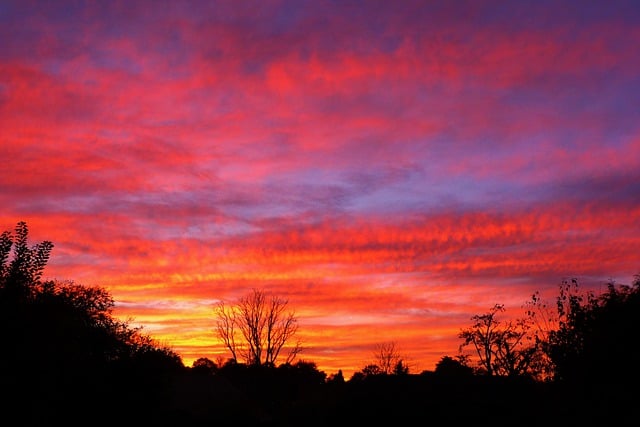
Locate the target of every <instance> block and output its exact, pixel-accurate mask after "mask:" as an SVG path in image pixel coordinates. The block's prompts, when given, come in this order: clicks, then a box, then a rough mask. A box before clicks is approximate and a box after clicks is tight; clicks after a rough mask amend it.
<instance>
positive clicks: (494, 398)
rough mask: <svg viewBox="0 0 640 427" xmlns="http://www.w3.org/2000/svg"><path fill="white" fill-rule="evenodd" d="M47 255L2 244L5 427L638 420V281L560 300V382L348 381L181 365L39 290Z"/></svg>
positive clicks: (49, 289)
mask: <svg viewBox="0 0 640 427" xmlns="http://www.w3.org/2000/svg"><path fill="white" fill-rule="evenodd" d="M52 247H53V245H52V244H50V243H48V242H44V243H41V244H38V245H34V246H32V247H29V246H28V244H27V228H26V224H24V223H20V224H18V227H16V232H15V235H13V234H11V233H8V232H5V233H3V234H2V235H1V236H0V342H1V343H2V348H1V349H0V350H1V351H0V387H2V391H3V394H2V396H3V397H1V398H0V423H2V425H21V426H49V425H51V426H53V425H67V426H75V425H82V426H86V425H91V426H102V425H104V426H113V425H145V426H146V425H153V426H176V425H179V426H185V427H187V426H212V425H223V426H226V425H229V426H245V425H246V426H249V425H251V426H326V425H345V424H352V425H362V424H376V425H377V424H380V423H386V424H390V425H441V424H455V425H457V424H469V425H485V426H507V425H508V426H512V425H519V426H527V425H531V426H533V425H536V426H539V425H547V424H558V423H559V424H567V425H632V424H633V423H634V422H637V419H636V413H635V412H636V411H635V407H636V404H637V398H638V394H637V392H636V391H635V390H636V386H637V384H638V369H639V364H638V356H637V353H636V351H635V342H636V340H637V338H638V325H640V322H639V320H640V307H639V304H640V301H639V299H640V296H639V294H640V290H639V288H640V278H638V279H637V280H636V281H635V282H634V285H633V286H632V287H624V286H623V287H616V286H613V285H611V286H609V287H608V290H607V292H605V293H604V294H603V295H601V296H593V295H591V296H588V297H587V298H584V299H583V298H580V297H576V296H575V295H573V294H571V295H570V294H567V293H563V292H561V296H560V297H559V300H558V302H559V306H561V307H562V308H561V310H562V314H563V315H564V316H563V317H562V319H563V321H562V322H561V323H560V328H559V329H558V331H554V333H553V334H551V339H550V341H549V343H548V344H549V345H548V348H547V349H548V351H549V353H550V354H551V356H552V358H553V361H554V363H555V365H556V367H557V378H556V379H555V381H549V382H540V381H534V380H532V379H531V378H527V377H497V376H487V375H478V374H476V373H474V371H473V370H472V369H471V368H469V367H468V366H467V365H466V364H465V363H463V362H464V361H461V360H456V359H453V358H451V357H448V356H445V357H443V358H442V359H441V360H440V361H439V362H438V364H437V365H436V370H435V371H434V372H430V371H425V372H423V373H421V374H419V375H415V374H409V373H408V371H407V370H406V369H404V368H403V369H400V368H402V365H401V366H400V368H398V369H396V370H395V371H394V372H393V373H390V374H389V373H385V372H382V371H380V370H379V369H375V367H374V366H368V367H366V368H365V369H363V371H362V372H359V373H357V374H359V375H354V376H353V377H352V378H351V379H350V380H349V381H345V380H344V378H343V376H342V372H338V373H337V374H334V375H330V376H327V375H326V374H325V373H324V372H322V371H319V370H318V369H317V367H316V365H315V363H313V362H309V361H298V362H297V363H295V364H289V363H285V364H282V365H280V366H277V367H276V366H272V365H245V364H240V363H237V362H235V361H233V360H231V361H228V362H227V363H224V364H220V365H218V364H216V363H215V362H213V361H211V360H209V359H206V358H203V359H199V360H198V361H196V363H194V365H193V367H191V368H189V367H185V366H184V365H183V364H182V361H181V359H180V357H179V356H178V355H177V354H176V353H174V352H173V351H171V350H170V349H168V348H166V347H163V346H160V345H158V344H157V343H156V342H154V341H153V340H152V339H151V338H150V337H149V336H147V335H144V334H142V331H141V330H140V329H135V328H130V327H129V326H128V325H127V324H126V323H124V322H120V321H118V320H117V319H115V318H114V317H113V316H112V308H113V305H114V303H113V300H112V298H111V296H110V295H109V294H108V293H107V292H106V291H104V290H103V289H101V288H91V287H84V286H81V285H76V284H74V283H73V282H54V281H46V282H42V281H41V274H42V269H43V268H44V266H45V264H46V262H47V260H48V257H49V253H50V251H51V248H52Z"/></svg>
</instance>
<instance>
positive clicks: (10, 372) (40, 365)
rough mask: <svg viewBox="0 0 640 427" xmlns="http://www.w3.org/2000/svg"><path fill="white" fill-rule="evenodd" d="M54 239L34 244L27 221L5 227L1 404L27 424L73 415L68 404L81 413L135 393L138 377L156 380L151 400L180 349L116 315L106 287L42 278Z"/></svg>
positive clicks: (0, 252) (0, 270)
mask: <svg viewBox="0 0 640 427" xmlns="http://www.w3.org/2000/svg"><path fill="white" fill-rule="evenodd" d="M52 247H53V245H52V244H51V243H50V242H48V241H45V242H42V243H39V244H36V245H33V246H31V247H30V246H29V245H28V228H27V225H26V223H24V222H20V223H18V225H17V227H16V231H15V235H13V234H12V233H10V232H4V233H2V234H1V235H0V343H1V344H2V351H0V378H1V379H2V385H3V388H4V391H5V392H9V394H7V393H5V396H8V397H7V398H6V399H7V400H6V401H1V399H0V403H1V404H2V406H3V408H4V410H5V411H9V412H10V411H16V412H18V413H20V414H21V416H23V417H24V416H26V417H31V418H27V419H23V421H24V422H25V424H26V425H28V424H30V423H32V424H34V425H43V423H45V424H48V423H49V422H53V421H61V420H62V419H64V420H65V421H68V420H70V419H71V418H72V417H73V416H74V412H73V411H71V410H69V405H70V404H73V407H74V410H75V411H76V412H77V414H76V416H77V417H79V418H82V417H84V416H86V414H87V413H90V412H91V411H92V410H96V408H98V407H101V408H104V407H106V406H109V402H113V401H114V399H115V398H116V393H117V390H126V392H132V393H133V391H134V390H135V389H136V387H134V384H154V386H153V387H151V386H149V389H148V390H146V391H145V393H144V396H145V399H147V401H153V399H155V398H156V397H158V396H159V395H160V394H162V393H164V391H163V390H165V391H166V387H164V388H163V386H162V384H160V382H161V381H162V378H164V376H165V373H168V372H171V371H172V370H174V371H175V370H176V369H180V368H181V367H182V362H181V359H180V357H179V356H178V355H177V354H176V353H174V352H173V351H172V350H171V349H169V348H168V347H165V346H161V345H158V344H157V343H156V342H155V341H154V340H153V339H152V338H151V337H149V336H147V335H145V334H143V333H142V332H141V329H142V328H131V327H130V326H129V325H128V324H127V323H126V322H122V321H119V320H118V319H116V318H114V317H113V316H112V310H113V307H114V301H113V298H112V297H111V295H110V294H109V293H108V292H107V291H106V290H104V289H102V288H99V287H85V286H81V285H78V284H75V283H74V282H72V281H57V280H50V281H45V282H42V281H41V275H42V272H43V269H44V268H45V266H46V263H47V261H48V259H49V255H50V252H51V249H52ZM159 381H160V382H159ZM131 398H133V396H131ZM137 398H138V400H139V401H140V399H139V397H137ZM125 401H127V400H126V399H125ZM0 412H1V411H0ZM112 413H113V414H114V416H115V414H116V412H115V411H112ZM52 420H53V421H52Z"/></svg>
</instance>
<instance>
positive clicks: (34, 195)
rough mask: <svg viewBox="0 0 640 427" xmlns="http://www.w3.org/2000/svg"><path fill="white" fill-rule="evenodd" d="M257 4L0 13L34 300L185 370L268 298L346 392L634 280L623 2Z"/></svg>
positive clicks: (637, 87) (635, 142) (422, 366)
mask: <svg viewBox="0 0 640 427" xmlns="http://www.w3.org/2000/svg"><path fill="white" fill-rule="evenodd" d="M623 5H624V6H623ZM253 6H255V7H254V8H246V7H240V6H238V5H237V3H236V2H227V1H214V2H213V3H212V4H211V6H210V7H209V6H207V5H205V4H204V3H197V2H196V3H195V4H192V3H188V4H187V3H183V2H180V1H178V2H173V3H172V5H171V6H170V7H166V8H158V7H157V6H156V5H155V4H154V3H152V2H146V1H140V2H135V4H133V5H128V6H127V8H123V7H121V6H119V5H117V4H110V3H105V4H91V3H86V4H84V3H77V2H67V1H65V0H63V1H61V2H55V3H53V4H42V3H40V2H30V1H21V2H17V1H13V0H9V1H8V2H7V3H6V6H4V5H3V7H4V9H3V13H0V36H1V37H2V40H3V46H0V154H2V158H3V159H4V162H3V167H2V168H0V203H1V204H0V206H2V209H0V226H1V229H0V231H4V230H10V231H12V230H13V229H14V227H15V225H16V223H17V222H19V221H26V222H27V224H28V226H29V231H30V233H29V238H30V240H31V242H32V243H36V242H39V241H42V240H49V241H51V242H53V244H54V248H53V252H52V256H51V259H50V261H49V264H48V266H47V268H46V270H45V272H44V276H45V278H46V279H58V280H72V281H74V282H76V283H80V284H83V285H87V286H100V287H104V288H105V289H107V290H108V291H109V292H110V293H111V295H112V296H113V298H114V300H115V301H116V309H115V314H116V315H117V316H118V317H119V318H121V319H123V320H124V319H130V320H131V322H132V323H133V324H135V325H140V326H142V327H143V330H144V331H146V332H148V333H149V334H150V335H151V336H152V337H153V338H155V339H156V340H158V341H160V342H162V343H164V344H166V345H168V346H169V347H171V348H173V349H174V350H176V352H177V353H178V354H180V356H181V357H182V358H183V362H184V363H185V365H188V366H190V365H191V364H192V363H193V361H194V360H196V359H198V358H200V357H207V358H209V359H211V360H218V359H219V358H222V359H224V358H226V357H227V352H226V351H225V349H224V348H223V346H222V345H221V343H220V342H219V341H218V340H217V338H216V336H215V334H214V329H215V318H214V313H213V308H214V305H215V303H216V302H217V301H220V300H224V301H228V302H233V301H234V300H236V299H237V298H238V297H240V296H243V295H246V294H247V293H248V292H250V291H251V289H253V288H258V289H263V290H265V291H268V292H270V293H273V294H275V295H278V296H280V297H283V298H286V299H287V300H288V303H289V308H290V309H292V310H294V311H295V312H296V314H297V316H298V321H299V336H298V338H300V340H301V343H302V346H303V347H304V350H303V352H302V353H301V354H300V358H301V359H304V360H309V361H313V362H315V363H316V364H317V365H318V368H319V369H321V370H324V371H325V372H326V373H327V374H333V373H336V372H337V371H338V370H342V371H343V373H344V375H345V377H349V376H350V375H351V374H352V373H353V372H355V371H358V370H360V369H362V368H363V367H364V366H365V365H366V364H368V363H371V362H373V360H372V359H373V353H374V350H375V346H376V345H377V344H380V343H383V342H395V343H396V348H397V349H398V351H399V352H400V353H401V354H402V355H403V357H404V359H405V361H406V362H408V364H409V366H410V368H411V371H412V372H420V371H422V370H432V369H434V367H435V364H436V363H437V362H438V361H439V360H440V358H442V357H443V356H445V355H450V356H453V355H455V354H457V350H458V346H459V344H460V340H459V339H458V338H457V335H458V333H459V331H460V329H461V328H464V327H468V326H469V324H470V321H471V320H470V319H471V317H472V316H473V315H476V314H482V313H485V312H487V311H488V310H489V309H490V308H491V307H492V306H493V305H494V304H497V303H501V304H504V305H505V306H506V308H507V312H506V313H505V315H507V316H518V315H520V314H521V312H520V308H521V305H522V304H524V303H525V302H526V301H528V300H529V298H530V297H531V294H532V293H533V292H535V291H540V292H541V293H542V294H543V295H545V296H546V297H548V298H550V299H552V298H553V297H554V296H555V295H556V291H557V289H558V285H559V284H560V282H561V280H562V279H563V278H566V277H576V278H578V279H579V280H580V283H581V284H582V285H583V286H584V287H586V288H588V289H594V290H599V289H603V287H604V286H605V284H606V283H607V282H608V281H609V280H614V281H616V282H619V283H630V282H631V281H632V280H633V277H634V275H635V274H638V273H640V264H639V260H638V249H639V248H640V228H639V227H638V224H640V186H639V184H638V183H639V182H640V107H639V106H638V99H640V97H639V96H638V94H639V93H640V82H639V81H638V78H637V75H638V70H639V69H640V58H639V57H638V55H637V46H638V45H640V30H638V27H637V22H638V19H640V8H639V7H638V6H637V5H634V4H633V3H630V4H629V5H627V4H625V3H624V2H622V3H620V4H618V3H617V2H613V4H611V5H608V4H604V3H602V4H597V5H591V6H592V7H590V8H589V7H583V5H582V4H581V3H580V2H576V3H575V4H574V3H571V2H569V3H568V4H563V6H562V7H558V6H557V5H555V4H550V5H546V6H540V5H537V4H523V3H518V2H513V3H507V4H505V3H504V2H496V1H493V0H488V1H482V2H468V3H467V2H464V1H463V2H455V3H444V4H435V3H432V2H417V3H414V2H411V1H409V2H406V3H405V2H403V3H401V4H396V3H393V4H392V3H391V2H389V4H386V3H381V4H376V7H375V8H373V7H370V6H369V5H365V4H364V3H362V4H359V3H358V2H355V3H351V2H350V3H348V4H346V3H345V4H342V3H341V2H335V3H331V4H327V3H325V2H323V1H319V2H290V1H288V0H286V1H273V2H272V1H265V2H260V3H259V4H256V5H253ZM1 8H2V7H0V9H1ZM460 8H463V9H464V11H463V12H464V13H460ZM5 12H6V13H5Z"/></svg>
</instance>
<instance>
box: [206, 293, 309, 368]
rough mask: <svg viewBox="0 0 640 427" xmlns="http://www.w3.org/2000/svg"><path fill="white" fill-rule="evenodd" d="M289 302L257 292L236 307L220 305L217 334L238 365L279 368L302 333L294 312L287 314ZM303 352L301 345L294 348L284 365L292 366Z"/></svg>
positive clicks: (218, 305)
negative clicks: (286, 349)
mask: <svg viewBox="0 0 640 427" xmlns="http://www.w3.org/2000/svg"><path fill="white" fill-rule="evenodd" d="M287 304H288V301H287V300H286V299H283V298H279V297H276V296H270V297H268V296H267V295H266V294H265V293H264V292H262V291H260V290H257V289H254V290H253V292H251V293H250V294H248V295H246V296H244V297H241V298H240V299H239V300H238V302H237V303H236V304H235V305H226V304H225V303H224V302H223V301H221V302H219V303H218V304H217V306H216V308H215V313H216V317H217V323H216V332H217V335H218V337H219V338H220V339H221V340H222V341H223V342H224V345H225V346H226V347H227V349H229V351H230V352H231V358H232V359H233V360H234V361H235V362H238V358H242V359H243V360H244V362H245V363H247V364H249V365H271V366H273V365H275V364H276V361H277V360H278V357H279V356H280V353H281V352H282V350H283V349H284V348H285V346H286V345H287V344H288V343H289V342H290V341H291V339H292V338H293V337H294V335H295V334H296V332H297V331H298V321H297V318H296V316H295V313H294V312H293V311H290V312H285V310H286V308H287ZM301 351H302V347H301V346H300V342H299V341H298V342H296V344H294V345H292V346H291V347H290V348H289V352H288V354H287V356H286V358H285V361H284V363H291V362H292V361H293V360H294V359H295V357H296V356H297V355H298V353H300V352H301Z"/></svg>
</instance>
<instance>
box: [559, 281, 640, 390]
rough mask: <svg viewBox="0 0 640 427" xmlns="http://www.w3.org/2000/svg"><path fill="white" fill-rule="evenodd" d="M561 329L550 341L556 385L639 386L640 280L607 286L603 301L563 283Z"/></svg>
mask: <svg viewBox="0 0 640 427" xmlns="http://www.w3.org/2000/svg"><path fill="white" fill-rule="evenodd" d="M557 307H558V314H559V327H558V329H557V330H555V331H552V333H551V334H550V335H549V343H548V344H549V345H548V353H549V356H550V358H551V359H552V360H553V362H554V365H555V379H556V380H559V381H568V382H573V383H584V382H585V381H590V382H596V383H602V382H616V383H620V382H622V383H637V381H638V380H640V358H638V353H637V350H636V343H637V341H638V340H640V276H636V277H635V280H634V282H633V284H632V285H631V286H628V285H616V284H615V283H614V282H609V283H608V284H607V290H606V291H605V292H603V293H601V294H600V295H595V294H594V293H593V292H580V290H579V286H578V283H577V281H576V280H573V281H571V282H568V281H563V283H562V285H561V287H560V294H559V296H558V298H557Z"/></svg>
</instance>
